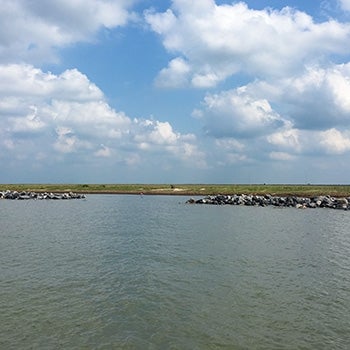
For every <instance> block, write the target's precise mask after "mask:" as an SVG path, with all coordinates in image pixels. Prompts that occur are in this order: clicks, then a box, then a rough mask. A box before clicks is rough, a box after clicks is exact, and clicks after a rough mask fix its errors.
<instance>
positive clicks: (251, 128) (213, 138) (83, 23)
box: [0, 0, 350, 184]
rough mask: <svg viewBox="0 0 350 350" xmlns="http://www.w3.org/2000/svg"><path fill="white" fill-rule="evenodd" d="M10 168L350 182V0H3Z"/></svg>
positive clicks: (10, 179) (57, 175)
mask: <svg viewBox="0 0 350 350" xmlns="http://www.w3.org/2000/svg"><path fill="white" fill-rule="evenodd" d="M0 169H1V170H0V183H168V184H169V183H175V184H177V183H244V184H247V183H267V184H269V183H290V184H293V183H301V184H304V183H305V184H307V183H315V184H319V183H324V184H329V183H331V184H337V183H339V184H348V183H350V0H323V1H316V0H312V1H301V0H285V1H282V0H272V1H264V0H249V1H248V0H247V1H241V2H240V1H232V0H231V1H223V0H220V1H219V0H216V1H215V0H172V1H167V0H118V1H116V0H50V1H47V0H0Z"/></svg>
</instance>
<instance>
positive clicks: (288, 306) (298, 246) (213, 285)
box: [0, 195, 350, 349]
mask: <svg viewBox="0 0 350 350" xmlns="http://www.w3.org/2000/svg"><path fill="white" fill-rule="evenodd" d="M186 200H187V197H177V196H176V197H174V196H143V197H139V196H127V195H123V196H117V195H89V196H88V197H87V200H83V201H5V200H2V201H0V349H348V346H349V344H350V331H349V330H350V212H347V211H334V210H327V209H315V210H311V209H310V210H296V209H275V208H271V207H267V208H256V207H237V206H234V207H231V206H227V207H226V206H225V207H223V206H219V207H217V206H193V205H186V204H185V201H186Z"/></svg>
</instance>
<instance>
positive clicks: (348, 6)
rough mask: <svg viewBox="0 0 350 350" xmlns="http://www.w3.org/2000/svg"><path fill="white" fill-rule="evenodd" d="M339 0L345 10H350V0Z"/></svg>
mask: <svg viewBox="0 0 350 350" xmlns="http://www.w3.org/2000/svg"><path fill="white" fill-rule="evenodd" d="M339 2H340V5H341V7H342V9H343V10H344V11H350V0H339Z"/></svg>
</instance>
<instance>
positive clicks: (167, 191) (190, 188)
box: [0, 184, 350, 197]
mask: <svg viewBox="0 0 350 350" xmlns="http://www.w3.org/2000/svg"><path fill="white" fill-rule="evenodd" d="M5 190H11V191H15V190H16V191H18V192H21V191H33V192H70V191H72V192H75V193H85V194H89V193H99V194H103V193H105V194H140V193H143V194H145V195H189V196H206V195H217V194H226V195H232V194H256V195H264V194H270V195H276V196H300V197H314V196H319V195H330V196H334V197H350V185H277V184H276V185H269V184H253V185H246V184H0V191H5Z"/></svg>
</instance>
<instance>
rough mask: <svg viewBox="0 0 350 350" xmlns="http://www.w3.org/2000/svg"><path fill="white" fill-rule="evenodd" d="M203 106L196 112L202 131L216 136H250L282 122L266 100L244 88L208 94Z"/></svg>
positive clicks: (269, 130)
mask: <svg viewBox="0 0 350 350" xmlns="http://www.w3.org/2000/svg"><path fill="white" fill-rule="evenodd" d="M203 106H204V108H203V109H202V110H201V112H200V113H199V114H198V115H199V116H200V119H201V121H202V122H203V123H204V128H205V130H206V133H207V134H209V135H212V136H214V137H216V138H221V137H238V138H253V137H257V136H259V135H263V134H266V133H269V132H271V130H274V129H275V128H279V127H282V126H283V124H284V120H283V119H282V118H281V117H280V116H279V115H278V113H276V112H275V111H274V110H273V109H272V107H271V105H270V103H269V102H268V101H267V100H266V99H259V98H254V96H251V95H250V94H249V93H247V91H246V89H245V88H244V87H242V88H238V89H235V90H230V91H224V92H221V93H219V94H208V95H207V96H206V97H205V99H204V101H203ZM197 113H198V112H197Z"/></svg>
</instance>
